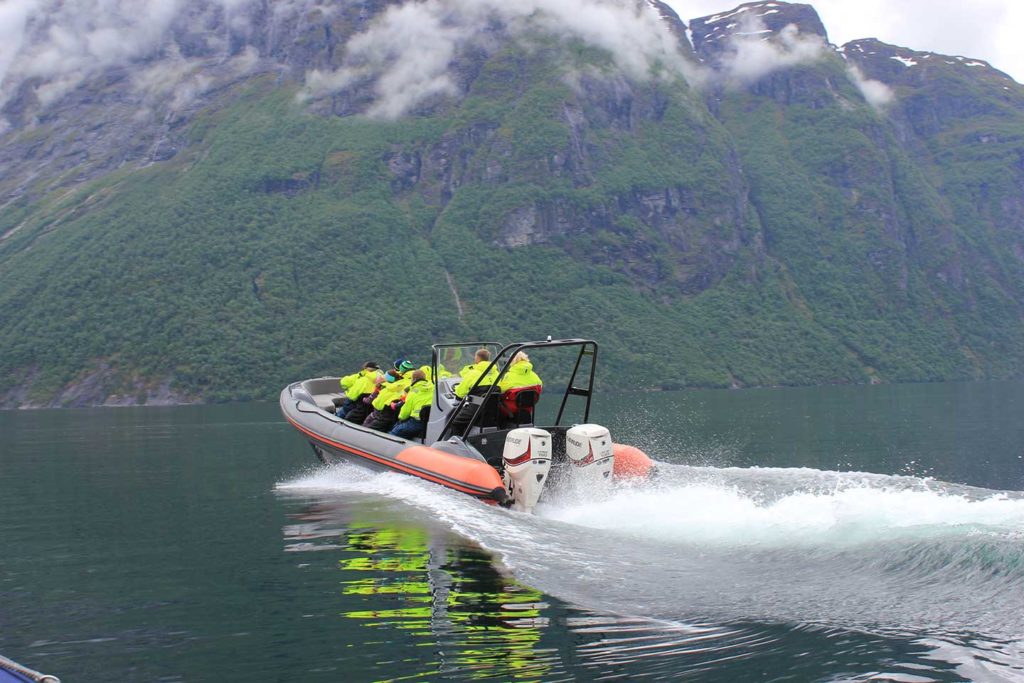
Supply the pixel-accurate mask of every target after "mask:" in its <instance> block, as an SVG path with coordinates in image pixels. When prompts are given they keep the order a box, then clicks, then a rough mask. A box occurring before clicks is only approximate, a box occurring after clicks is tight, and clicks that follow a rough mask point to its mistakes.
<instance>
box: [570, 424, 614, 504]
mask: <svg viewBox="0 0 1024 683" xmlns="http://www.w3.org/2000/svg"><path fill="white" fill-rule="evenodd" d="M565 454H566V456H567V457H568V460H569V481H570V485H571V486H572V488H573V489H575V491H576V492H577V493H598V492H602V491H607V490H608V489H610V488H611V485H612V469H613V468H614V466H615V450H614V447H613V446H612V437H611V434H610V433H609V432H608V429H607V428H605V427H602V426H601V425H591V424H586V425H576V426H575V427H572V428H571V429H569V430H568V431H567V432H566V433H565Z"/></svg>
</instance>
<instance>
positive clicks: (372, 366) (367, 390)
mask: <svg viewBox="0 0 1024 683" xmlns="http://www.w3.org/2000/svg"><path fill="white" fill-rule="evenodd" d="M379 372H380V369H379V367H378V366H377V364H376V363H375V362H373V361H367V362H366V363H363V367H362V368H361V369H360V370H359V372H355V373H352V374H351V375H346V376H345V377H342V378H341V382H340V383H341V390H342V392H343V393H344V395H345V400H344V402H343V403H342V404H341V406H339V407H338V409H337V412H336V414H337V415H338V417H346V416H347V415H348V414H349V412H351V411H352V409H353V408H355V407H356V404H357V403H359V402H360V401H362V399H363V398H364V397H365V396H368V395H370V394H372V393H373V392H374V390H375V389H376V384H377V375H378V374H379Z"/></svg>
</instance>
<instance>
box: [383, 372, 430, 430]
mask: <svg viewBox="0 0 1024 683" xmlns="http://www.w3.org/2000/svg"><path fill="white" fill-rule="evenodd" d="M433 399H434V385H433V384H431V383H430V382H428V381H427V379H426V376H425V375H424V373H423V371H422V370H417V371H416V372H414V373H412V385H411V386H410V387H409V392H408V393H407V394H406V395H405V403H403V404H402V410H401V411H400V412H399V413H398V424H396V425H395V426H394V428H393V429H392V430H391V435H392V436H398V437H401V438H403V439H415V438H417V437H418V436H419V435H420V434H421V433H422V432H423V421H422V420H421V419H420V418H422V417H423V409H424V408H426V407H427V406H429V405H430V403H431V401H432V400H433Z"/></svg>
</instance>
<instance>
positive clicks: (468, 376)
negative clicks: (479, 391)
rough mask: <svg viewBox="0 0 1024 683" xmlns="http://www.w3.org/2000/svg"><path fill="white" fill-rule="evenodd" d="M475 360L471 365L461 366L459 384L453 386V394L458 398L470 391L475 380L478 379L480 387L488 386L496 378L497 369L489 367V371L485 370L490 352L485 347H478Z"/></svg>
mask: <svg viewBox="0 0 1024 683" xmlns="http://www.w3.org/2000/svg"><path fill="white" fill-rule="evenodd" d="M475 360H476V362H475V363H473V364H472V365H467V366H466V367H464V368H462V370H461V372H459V375H460V376H461V378H462V379H460V380H459V385H458V386H457V387H455V395H456V396H458V397H459V398H463V397H464V396H465V395H466V394H468V393H469V392H470V390H471V389H472V388H473V386H474V385H477V380H478V379H479V380H480V384H479V385H477V386H480V387H489V386H490V385H492V384H494V381H495V380H496V379H498V371H497V370H496V369H494V368H491V371H490V372H487V374H486V375H484V373H485V372H486V371H487V367H488V366H489V365H490V364H491V352H490V351H488V350H487V349H478V350H477V352H476V358H475Z"/></svg>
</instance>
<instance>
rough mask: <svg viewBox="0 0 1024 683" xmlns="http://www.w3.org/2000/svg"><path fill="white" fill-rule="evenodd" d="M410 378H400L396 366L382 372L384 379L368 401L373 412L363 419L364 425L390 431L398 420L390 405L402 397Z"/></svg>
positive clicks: (381, 430)
mask: <svg viewBox="0 0 1024 683" xmlns="http://www.w3.org/2000/svg"><path fill="white" fill-rule="evenodd" d="M410 382H411V380H405V379H403V378H402V373H400V372H399V371H398V370H397V369H396V368H391V369H390V370H388V371H387V372H386V373H385V374H384V381H383V382H382V383H381V385H380V388H379V389H378V390H377V393H376V395H375V396H373V398H372V400H371V401H370V405H371V406H372V407H373V412H372V413H370V414H369V415H368V416H367V417H366V419H365V420H364V421H363V426H364V427H369V428H370V429H376V430H377V431H379V432H387V431H391V428H392V427H394V426H395V422H397V421H398V411H397V410H395V408H394V406H393V405H392V404H393V403H395V402H396V401H398V400H399V399H401V398H402V394H404V393H405V390H406V388H407V387H408V386H409V384H410Z"/></svg>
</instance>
